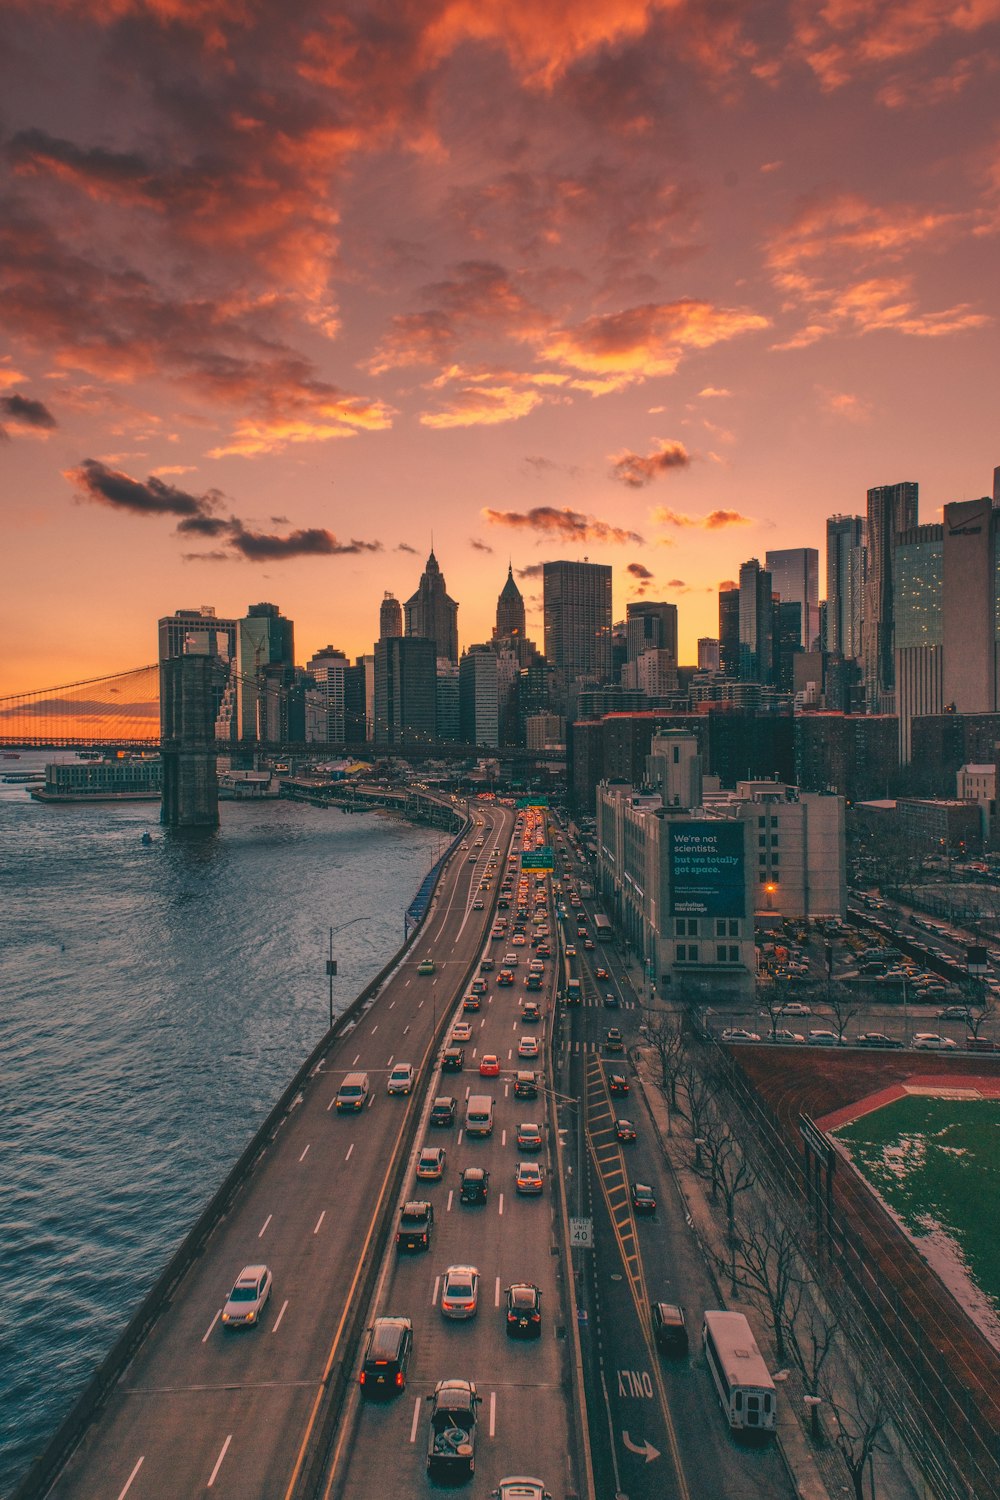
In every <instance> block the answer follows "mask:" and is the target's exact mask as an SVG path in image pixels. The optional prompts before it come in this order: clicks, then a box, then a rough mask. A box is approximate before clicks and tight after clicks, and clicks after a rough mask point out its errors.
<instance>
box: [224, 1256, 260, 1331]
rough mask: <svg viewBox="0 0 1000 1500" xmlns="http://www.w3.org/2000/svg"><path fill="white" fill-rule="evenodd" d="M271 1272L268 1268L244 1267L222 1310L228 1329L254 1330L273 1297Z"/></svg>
mask: <svg viewBox="0 0 1000 1500" xmlns="http://www.w3.org/2000/svg"><path fill="white" fill-rule="evenodd" d="M271 1280H272V1278H271V1272H270V1271H269V1270H268V1268H267V1266H244V1267H243V1270H242V1271H241V1272H240V1274H239V1275H238V1276H237V1278H236V1284H235V1286H234V1287H233V1289H232V1291H231V1292H230V1293H229V1298H228V1300H227V1302H226V1305H225V1307H224V1308H223V1309H222V1322H223V1324H224V1326H225V1327H226V1328H253V1326H254V1325H255V1324H256V1323H257V1321H258V1320H259V1318H260V1315H261V1313H262V1312H263V1311H264V1306H265V1304H266V1302H267V1299H268V1297H270V1295H271Z"/></svg>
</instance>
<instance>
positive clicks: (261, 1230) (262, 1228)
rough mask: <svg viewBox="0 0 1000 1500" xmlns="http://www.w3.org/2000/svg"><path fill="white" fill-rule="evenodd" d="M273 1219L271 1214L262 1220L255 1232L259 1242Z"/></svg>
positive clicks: (307, 1148)
mask: <svg viewBox="0 0 1000 1500" xmlns="http://www.w3.org/2000/svg"><path fill="white" fill-rule="evenodd" d="M308 1150H309V1147H308V1146H307V1147H306V1151H308ZM305 1154H306V1152H305V1151H303V1153H302V1156H305ZM302 1156H300V1157H299V1161H301V1160H302ZM273 1218H274V1215H273V1214H268V1216H267V1218H266V1219H265V1220H264V1222H263V1224H262V1225H261V1226H260V1229H259V1230H258V1231H257V1238H258V1239H259V1240H262V1239H263V1238H264V1230H265V1229H266V1228H267V1226H268V1224H270V1222H271V1220H272V1219H273Z"/></svg>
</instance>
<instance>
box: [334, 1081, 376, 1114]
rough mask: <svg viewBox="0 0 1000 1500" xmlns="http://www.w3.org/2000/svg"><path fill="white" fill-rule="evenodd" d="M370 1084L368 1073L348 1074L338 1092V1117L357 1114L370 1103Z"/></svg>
mask: <svg viewBox="0 0 1000 1500" xmlns="http://www.w3.org/2000/svg"><path fill="white" fill-rule="evenodd" d="M369 1093H370V1084H369V1082H368V1074H367V1073H348V1075H347V1077H346V1078H345V1079H344V1081H343V1083H342V1084H341V1085H340V1088H339V1089H338V1090H337V1099H336V1104H337V1113H338V1115H343V1114H349V1113H356V1112H357V1111H358V1110H359V1109H364V1107H365V1105H366V1104H367V1103H368V1095H369Z"/></svg>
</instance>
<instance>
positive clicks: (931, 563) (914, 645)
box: [893, 525, 945, 765]
mask: <svg viewBox="0 0 1000 1500" xmlns="http://www.w3.org/2000/svg"><path fill="white" fill-rule="evenodd" d="M943 568H944V527H943V526H940V525H938V526H913V527H911V528H910V530H909V531H902V532H900V533H899V534H898V536H897V538H896V545H895V547H894V549H893V670H894V677H893V680H894V682H895V684H896V688H895V701H896V717H897V719H898V721H899V759H900V763H901V764H902V765H908V764H909V762H910V725H911V723H912V721H913V719H914V718H915V717H917V716H918V715H921V714H938V713H940V712H941V709H942V706H943V703H944V699H943V698H942V696H941V693H942V686H943V682H944V663H945V651H944V644H945V642H944V615H943V611H942V607H941V606H942V597H943Z"/></svg>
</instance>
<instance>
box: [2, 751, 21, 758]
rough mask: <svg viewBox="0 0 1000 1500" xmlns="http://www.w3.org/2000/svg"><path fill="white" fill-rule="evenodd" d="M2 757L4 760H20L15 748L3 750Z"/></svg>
mask: <svg viewBox="0 0 1000 1500" xmlns="http://www.w3.org/2000/svg"><path fill="white" fill-rule="evenodd" d="M3 758H4V760H20V759H21V757H20V755H19V754H18V753H17V751H16V750H5V751H4V752H3Z"/></svg>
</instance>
